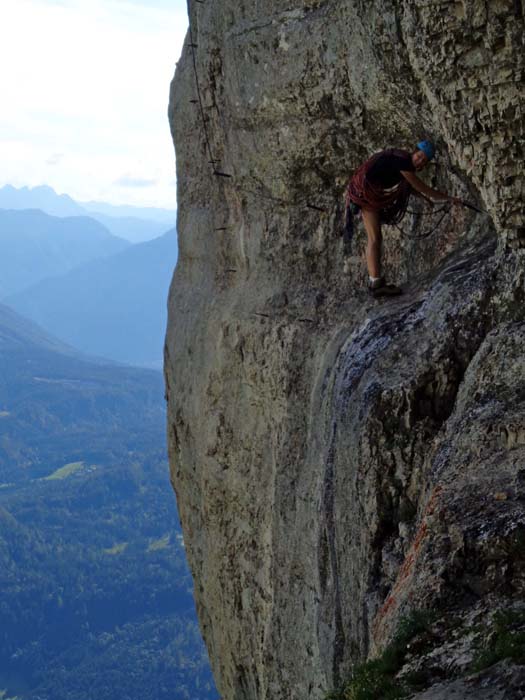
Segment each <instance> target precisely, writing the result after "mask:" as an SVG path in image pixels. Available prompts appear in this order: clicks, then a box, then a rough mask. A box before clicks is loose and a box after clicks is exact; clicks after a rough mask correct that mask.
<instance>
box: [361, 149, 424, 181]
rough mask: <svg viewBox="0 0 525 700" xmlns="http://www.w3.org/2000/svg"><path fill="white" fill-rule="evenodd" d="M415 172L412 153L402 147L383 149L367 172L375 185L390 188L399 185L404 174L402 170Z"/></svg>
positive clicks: (367, 177) (367, 176)
mask: <svg viewBox="0 0 525 700" xmlns="http://www.w3.org/2000/svg"><path fill="white" fill-rule="evenodd" d="M402 170H405V171H407V170H408V171H409V172H414V171H415V167H414V164H413V163H412V155H411V154H410V153H409V152H408V151H402V150H401V149H400V148H388V149H386V150H385V151H381V153H380V155H379V156H378V158H377V160H376V161H375V163H374V164H373V165H372V167H371V168H370V170H369V171H368V172H367V174H366V179H367V180H368V181H369V182H370V183H372V184H373V185H378V186H379V187H382V188H383V189H389V188H390V187H395V186H396V185H399V183H400V182H401V180H402V178H403V176H402V175H401V171H402Z"/></svg>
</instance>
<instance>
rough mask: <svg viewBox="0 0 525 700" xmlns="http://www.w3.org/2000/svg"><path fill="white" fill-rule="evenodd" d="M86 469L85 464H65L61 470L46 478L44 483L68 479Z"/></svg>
mask: <svg viewBox="0 0 525 700" xmlns="http://www.w3.org/2000/svg"><path fill="white" fill-rule="evenodd" d="M83 467H84V462H70V464H65V465H64V466H63V467H60V469H57V470H56V471H54V472H53V473H52V474H50V475H49V476H45V477H44V479H43V480H44V481H55V480H56V479H66V478H67V477H68V476H71V475H72V474H74V473H75V472H78V471H80V470H81V469H82V468H83Z"/></svg>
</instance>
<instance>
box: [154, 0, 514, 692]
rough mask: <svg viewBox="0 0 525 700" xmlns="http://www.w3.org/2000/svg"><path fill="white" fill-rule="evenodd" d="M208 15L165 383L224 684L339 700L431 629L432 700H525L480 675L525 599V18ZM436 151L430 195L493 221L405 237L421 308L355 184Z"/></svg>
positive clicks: (186, 122) (182, 119) (240, 10)
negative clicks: (380, 153) (495, 624)
mask: <svg viewBox="0 0 525 700" xmlns="http://www.w3.org/2000/svg"><path fill="white" fill-rule="evenodd" d="M190 19H191V37H188V42H187V44H186V47H185V49H184V52H183V56H182V59H181V61H180V62H179V65H178V68H177V72H176V77H175V80H174V82H173V84H172V92H171V100H170V123H171V126H172V132H173V135H174V141H175V147H176V153H177V177H178V189H179V201H178V203H179V215H178V216H179V219H178V231H179V262H178V265H177V269H176V271H175V275H174V279H173V283H172V288H171V292H170V302H169V321H168V330H167V337H166V349H165V375H166V389H167V397H168V434H169V444H170V461H171V467H172V481H173V485H174V487H175V490H176V492H177V497H178V504H179V510H180V515H181V520H182V525H183V528H184V532H185V541H186V545H187V551H188V558H189V561H190V565H191V568H192V571H193V574H194V578H195V591H196V599H197V606H198V613H199V617H200V621H201V625H202V630H203V633H204V637H205V640H206V643H207V645H208V649H209V651H210V656H211V661H212V665H213V668H214V672H215V677H216V680H217V684H218V688H219V690H220V692H221V694H222V696H223V698H225V700H281V699H282V700H285V699H286V700H295V699H297V700H299V698H300V699H301V700H304V699H305V698H311V699H312V700H321V698H324V697H325V695H326V693H327V692H328V691H330V690H332V689H334V688H337V687H339V686H340V685H341V684H342V683H344V681H345V680H346V679H347V678H348V677H349V676H350V674H351V671H352V668H353V667H354V665H355V664H356V663H358V662H361V661H363V660H364V659H366V658H367V657H369V658H372V657H374V656H375V655H377V654H379V653H380V652H381V650H383V649H384V648H385V646H387V645H388V644H389V643H390V642H391V640H392V639H393V638H394V637H395V635H396V629H397V628H398V626H399V624H400V621H402V620H403V619H404V617H405V616H406V615H408V614H409V613H410V612H411V611H414V610H427V611H433V614H434V617H435V619H436V620H437V622H436V623H435V625H436V628H435V630H436V631H435V634H434V636H433V642H432V648H431V650H430V651H429V650H428V649H427V650H426V651H424V652H423V651H422V652H421V653H419V654H417V653H413V654H412V655H409V656H408V657H407V659H406V664H405V670H406V669H407V668H412V669H414V668H415V669H416V670H417V669H419V670H421V669H422V668H424V671H425V674H424V675H425V678H424V679H423V681H422V684H421V687H420V689H419V691H417V692H419V694H418V695H417V696H416V695H414V697H418V698H420V700H427V699H428V700H430V699H434V700H438V699H441V698H448V697H458V698H460V697H461V698H463V697H465V698H467V697H468V698H478V697H480V698H481V697H483V698H486V700H495V699H496V698H504V697H505V698H514V697H516V698H521V697H523V695H522V694H520V693H522V690H523V687H524V686H523V682H524V680H523V674H522V673H521V671H520V668H521V667H519V666H518V667H516V666H515V664H514V663H513V662H511V661H509V660H508V659H507V660H506V661H501V662H500V663H498V664H496V665H494V666H492V667H491V670H490V669H489V671H483V672H479V673H478V674H477V675H476V674H474V675H473V672H471V662H472V659H473V658H474V657H475V655H476V653H477V651H476V649H477V648H478V647H480V646H482V645H483V644H489V645H490V643H491V639H492V637H491V634H492V633H491V632H490V624H489V623H490V620H491V619H492V616H493V613H494V612H495V611H497V610H508V609H512V610H514V609H518V608H519V607H520V600H521V601H522V600H523V593H524V587H525V545H524V542H525V508H524V498H525V495H524V490H523V484H524V481H525V463H524V456H525V420H524V419H525V372H524V369H525V367H524V360H523V352H522V348H523V342H524V340H525V312H524V307H523V302H524V299H525V289H524V250H523V247H522V246H523V245H524V244H525V216H524V206H523V199H524V197H523V194H524V180H523V160H524V152H523V150H524V131H525V130H524V123H525V122H524V119H523V116H524V99H523V95H524V83H523V77H524V76H523V71H524V63H525V62H524V55H525V54H524V51H523V48H524V47H523V41H524V40H523V37H524V14H523V5H522V3H521V1H519V2H518V1H515V0H512V1H511V0H493V1H492V0H491V2H482V1H481V0H471V2H469V3H467V2H462V1H459V2H423V1H419V0H418V1H417V2H414V1H409V0H404V1H402V0H396V1H393V0H386V1H385V0H381V2H380V1H379V0H367V2H364V0H363V1H362V2H361V1H359V0H347V1H345V2H341V0H303V1H302V2H299V1H298V0H289V1H288V2H286V3H283V2H282V1H279V2H277V0H235V2H234V1H233V0H223V2H221V3H213V2H205V3H202V2H199V3H197V2H191V3H190ZM191 44H193V47H192V46H191ZM194 59H195V64H194ZM194 65H195V69H196V73H197V75H198V80H199V88H200V95H201V100H202V107H203V112H204V117H205V129H204V128H203V123H202V119H201V115H200V110H199V105H198V103H196V100H197V99H198V93H197V88H196V80H195V71H194ZM423 136H429V137H431V138H432V139H433V140H434V141H435V142H436V143H437V145H438V150H439V154H440V155H439V167H429V168H427V170H428V173H424V176H425V178H426V179H427V181H428V182H429V183H430V184H432V185H434V186H436V187H438V188H441V189H443V190H445V191H448V192H451V193H454V194H456V195H459V196H465V197H469V198H470V199H471V201H474V202H476V203H477V204H478V206H481V207H482V208H483V209H486V211H487V212H488V214H487V215H485V216H481V215H476V214H475V213H472V212H470V211H469V210H466V209H465V210H464V209H455V210H454V211H453V212H452V213H451V214H449V215H448V216H447V217H446V218H445V219H444V220H443V221H442V222H441V223H440V224H439V227H438V229H437V231H436V233H435V234H434V235H432V236H430V237H426V238H422V239H421V238H420V239H419V240H418V239H417V238H413V237H412V236H418V235H419V236H421V235H422V234H424V233H426V232H427V230H428V229H429V228H431V226H432V225H433V223H435V222H436V217H437V218H439V217H438V216H437V215H431V216H430V217H429V218H428V219H426V218H422V217H407V219H406V220H405V221H404V222H403V228H404V229H405V231H404V233H403V234H402V233H400V232H399V231H396V230H395V229H391V230H390V229H388V230H386V231H385V246H384V263H385V270H386V272H387V274H388V275H389V276H390V277H391V278H392V279H395V280H396V281H398V282H400V283H403V284H404V285H405V290H406V293H405V294H404V296H402V297H400V298H399V299H398V300H395V301H392V300H391V301H388V302H383V303H379V302H376V301H373V300H371V299H369V298H368V297H367V296H366V294H365V292H364V289H363V284H364V279H365V265H364V262H363V259H362V252H363V247H364V243H365V238H366V237H365V234H364V232H363V231H362V230H359V231H358V234H357V238H356V240H355V241H354V243H353V249H352V250H351V251H349V250H348V249H347V248H346V249H345V247H344V245H343V240H342V238H341V235H340V233H341V216H342V209H343V201H342V200H343V191H344V185H345V183H346V181H347V178H348V175H349V173H351V171H352V170H353V169H354V168H355V166H356V165H357V164H358V163H359V162H360V161H361V160H363V159H364V158H365V157H367V156H368V155H369V154H370V153H373V152H374V151H377V150H379V149H381V148H383V147H385V146H398V147H407V148H410V147H411V145H412V144H413V143H414V142H415V141H416V140H418V139H419V138H421V137H423ZM210 161H215V162H214V163H213V164H211V163H210ZM214 169H215V170H216V171H217V173H216V174H214ZM218 173H222V175H221V174H218ZM227 176H229V177H227ZM421 222H423V223H421ZM451 621H453V624H452V622H451ZM484 623H486V625H485V627H484ZM473 624H476V625H477V632H476V633H475V634H474V633H472V634H469V632H468V630H469V628H470V627H471V626H472V625H473ZM485 628H486V629H485ZM440 630H441V631H440ZM484 630H485V631H484ZM429 659H430V660H431V661H429ZM402 674H403V671H402V672H401V675H402ZM469 674H470V675H469ZM420 675H421V674H420ZM505 679H507V680H505ZM509 679H512V680H509ZM505 687H507V688H508V689H507V690H504V691H502V690H501V689H502V688H505ZM520 688H521V690H520ZM503 692H504V693H506V694H502V693H503ZM414 693H416V691H414Z"/></svg>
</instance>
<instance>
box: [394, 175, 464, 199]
mask: <svg viewBox="0 0 525 700" xmlns="http://www.w3.org/2000/svg"><path fill="white" fill-rule="evenodd" d="M401 175H402V176H403V177H404V178H405V180H407V181H408V182H409V183H410V184H411V185H412V187H413V188H414V189H415V190H416V191H417V192H419V193H420V194H422V195H423V196H424V197H428V198H429V199H432V200H437V201H441V202H443V201H445V202H446V201H448V202H452V203H453V204H461V203H462V202H461V199H458V197H451V196H450V195H448V194H445V193H444V192H440V191H439V190H435V189H433V188H432V187H429V186H428V185H425V183H424V182H423V181H422V180H420V179H419V178H418V177H417V175H414V173H411V172H409V171H407V170H402V171H401Z"/></svg>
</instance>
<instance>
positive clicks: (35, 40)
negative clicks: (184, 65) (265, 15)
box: [0, 0, 188, 209]
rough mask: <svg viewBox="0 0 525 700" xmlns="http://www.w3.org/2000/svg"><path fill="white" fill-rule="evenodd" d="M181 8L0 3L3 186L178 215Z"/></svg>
mask: <svg viewBox="0 0 525 700" xmlns="http://www.w3.org/2000/svg"><path fill="white" fill-rule="evenodd" d="M187 24H188V19H187V11H186V0H0V91H1V92H0V94H1V104H2V107H1V109H0V187H1V186H3V185H5V184H11V185H14V186H15V187H22V186H29V187H34V186H36V185H44V184H45V185H50V186H51V187H53V188H54V189H55V190H56V191H57V192H58V193H60V194H62V193H66V194H69V195H71V196H72V197H73V198H74V199H77V200H79V201H87V200H102V201H106V202H109V203H111V204H132V205H136V206H159V207H166V208H170V209H174V208H175V207H176V200H175V195H176V188H175V184H176V183H175V156H174V151H173V143H172V140H171V135H170V130H169V124H168V119H167V108H168V99H169V85H170V81H171V79H172V77H173V73H174V70H175V63H176V61H177V60H178V58H179V56H180V53H181V50H182V44H183V41H184V36H185V33H186V29H187Z"/></svg>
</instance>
